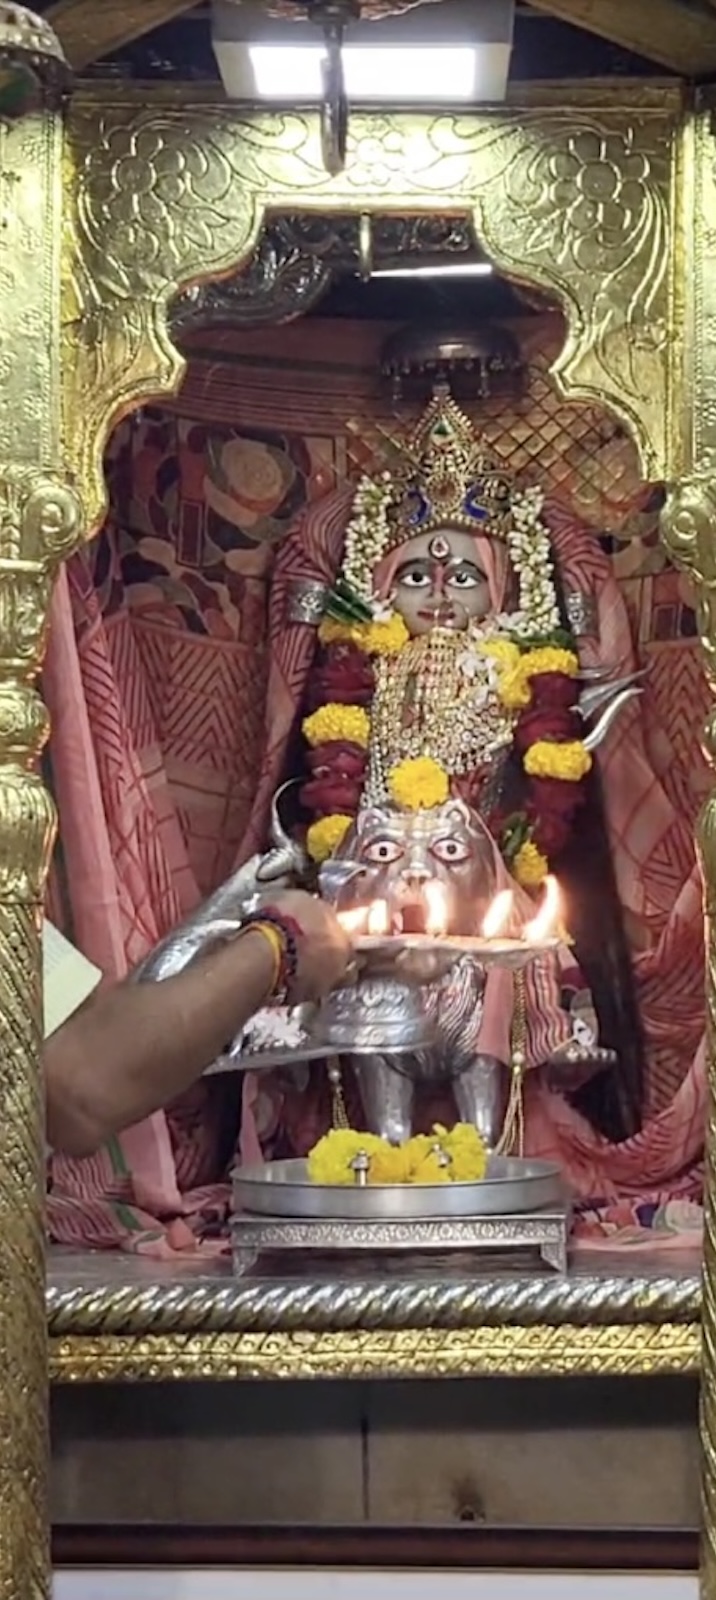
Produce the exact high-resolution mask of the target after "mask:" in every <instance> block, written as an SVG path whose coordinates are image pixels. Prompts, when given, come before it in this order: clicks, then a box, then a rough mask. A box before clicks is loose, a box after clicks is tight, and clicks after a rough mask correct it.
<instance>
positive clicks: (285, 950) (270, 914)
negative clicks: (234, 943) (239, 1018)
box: [241, 906, 302, 1005]
mask: <svg viewBox="0 0 716 1600" xmlns="http://www.w3.org/2000/svg"><path fill="white" fill-rule="evenodd" d="M251 928H255V929H256V930H257V931H258V932H261V933H263V934H264V937H265V938H266V940H267V942H268V943H269V944H270V945H271V949H272V951H273V953H274V955H275V956H276V957H277V971H276V976H275V978H274V982H273V986H272V996H273V999H274V1000H275V1001H276V1002H277V1004H278V1005H285V1003H286V1001H287V1000H288V998H289V995H290V993H291V989H292V988H293V985H294V983H295V981H296V975H297V973H298V941H299V939H300V938H301V937H302V929H301V926H300V924H299V923H298V922H296V921H295V919H294V918H293V917H286V916H284V914H283V912H282V911H278V910H276V909H275V908H274V907H273V906H262V907H261V910H260V911H254V912H252V913H251V916H249V917H247V918H246V921H245V922H244V923H243V925H242V929H241V931H242V933H248V932H249V930H250V929H251Z"/></svg>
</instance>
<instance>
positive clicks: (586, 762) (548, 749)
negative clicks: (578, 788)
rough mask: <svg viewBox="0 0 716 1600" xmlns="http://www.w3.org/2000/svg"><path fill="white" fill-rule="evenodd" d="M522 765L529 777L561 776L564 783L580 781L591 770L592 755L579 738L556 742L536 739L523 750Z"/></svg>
mask: <svg viewBox="0 0 716 1600" xmlns="http://www.w3.org/2000/svg"><path fill="white" fill-rule="evenodd" d="M523 765H524V769H525V772H526V773H527V774H528V775H529V777H530V778H561V779H562V780H563V782H565V783H581V780H582V778H586V776H587V773H588V772H590V771H591V767H592V757H591V755H590V753H589V751H588V750H587V749H586V748H585V746H584V745H583V744H582V741H581V739H566V740H565V741H564V742H563V743H557V741H552V740H550V739H538V740H537V741H536V743H535V744H533V745H530V748H529V750H527V751H526V752H525V755H524V759H523Z"/></svg>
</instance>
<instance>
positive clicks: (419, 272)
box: [371, 261, 493, 278]
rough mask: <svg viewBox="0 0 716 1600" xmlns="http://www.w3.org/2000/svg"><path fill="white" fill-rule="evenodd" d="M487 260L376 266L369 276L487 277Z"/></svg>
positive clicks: (489, 270) (488, 272) (488, 269)
mask: <svg viewBox="0 0 716 1600" xmlns="http://www.w3.org/2000/svg"><path fill="white" fill-rule="evenodd" d="M492 270H493V269H492V267H491V265H490V262H489V261H463V262H460V261H443V262H436V264H435V265H434V266H432V267H431V266H420V267H418V266H415V267H411V266H408V265H406V266H404V267H378V268H377V270H376V271H374V272H371V278H489V276H490V273H491V272H492Z"/></svg>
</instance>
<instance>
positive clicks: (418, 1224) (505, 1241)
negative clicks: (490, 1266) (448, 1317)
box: [231, 1202, 570, 1277]
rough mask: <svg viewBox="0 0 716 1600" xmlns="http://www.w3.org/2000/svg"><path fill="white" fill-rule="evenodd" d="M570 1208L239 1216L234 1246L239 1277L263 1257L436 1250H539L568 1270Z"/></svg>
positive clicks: (234, 1227) (546, 1259) (552, 1263)
mask: <svg viewBox="0 0 716 1600" xmlns="http://www.w3.org/2000/svg"><path fill="white" fill-rule="evenodd" d="M569 1224H570V1208H569V1206H568V1205H567V1203H566V1202H563V1203H562V1204H561V1205H555V1206H552V1207H550V1208H548V1209H545V1210H543V1211H531V1212H529V1213H525V1214H522V1215H515V1214H514V1213H512V1214H510V1215H509V1216H502V1217H498V1216H479V1217H455V1216H454V1217H448V1218H435V1217H433V1218H423V1219H416V1220H413V1221H410V1222H401V1221H396V1220H392V1219H390V1218H388V1219H382V1220H380V1219H377V1218H368V1219H366V1220H364V1221H355V1220H352V1219H350V1218H336V1217H334V1218H325V1219H320V1218H315V1217H298V1218H294V1219H288V1218H286V1217H268V1216H256V1215H249V1214H247V1213H246V1212H243V1213H239V1214H236V1215H234V1217H233V1218H232V1222H231V1243H232V1256H233V1265H234V1273H235V1274H236V1276H237V1277H241V1276H243V1275H244V1274H245V1273H247V1272H250V1271H251V1270H252V1268H253V1267H255V1266H256V1264H257V1262H258V1260H259V1258H260V1257H261V1256H262V1255H266V1254H274V1255H280V1254H282V1253H283V1252H286V1251H293V1250H304V1251H305V1250H311V1251H315V1252H316V1253H318V1254H324V1255H331V1254H343V1255H352V1254H354V1252H356V1251H360V1252H363V1253H375V1254H390V1253H393V1254H395V1255H402V1254H404V1253H407V1254H412V1255H418V1254H420V1253H423V1254H429V1253H431V1252H433V1251H439V1252H445V1251H453V1250H454V1251H484V1250H493V1251H494V1250H525V1249H531V1250H534V1251H537V1252H538V1254H539V1256H540V1259H541V1260H542V1262H543V1264H544V1265H545V1266H546V1267H551V1268H552V1269H553V1270H554V1271H555V1272H559V1273H566V1271H567V1240H568V1237H569Z"/></svg>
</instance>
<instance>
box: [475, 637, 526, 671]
mask: <svg viewBox="0 0 716 1600" xmlns="http://www.w3.org/2000/svg"><path fill="white" fill-rule="evenodd" d="M478 650H479V652H480V655H481V656H487V657H488V660H490V661H496V662H497V664H498V666H500V667H503V668H510V667H516V666H517V663H518V661H521V659H522V657H521V655H520V650H519V647H518V645H516V644H513V642H512V640H511V639H485V640H483V642H482V644H480V645H478Z"/></svg>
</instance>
